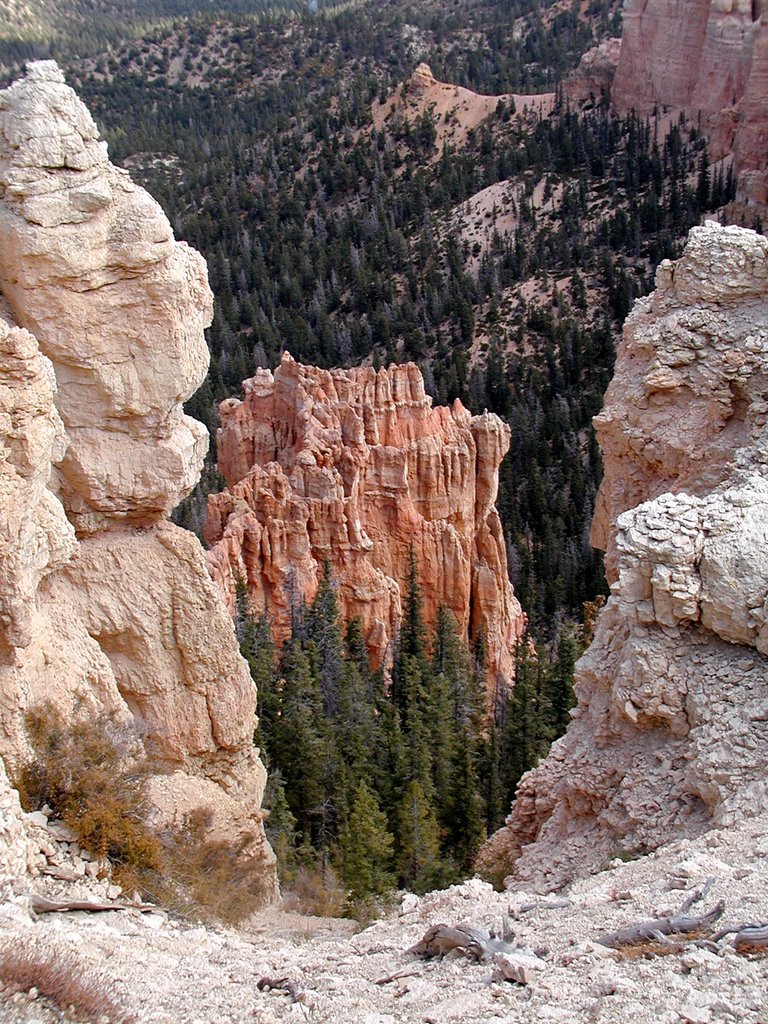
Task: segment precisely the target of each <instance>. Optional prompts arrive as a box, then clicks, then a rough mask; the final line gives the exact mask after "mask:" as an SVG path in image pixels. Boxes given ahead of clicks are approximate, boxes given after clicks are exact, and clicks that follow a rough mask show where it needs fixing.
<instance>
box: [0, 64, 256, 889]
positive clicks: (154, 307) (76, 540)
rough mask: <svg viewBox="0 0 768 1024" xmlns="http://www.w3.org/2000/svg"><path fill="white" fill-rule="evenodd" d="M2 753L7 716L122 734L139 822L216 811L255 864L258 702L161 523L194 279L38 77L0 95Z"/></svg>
mask: <svg viewBox="0 0 768 1024" xmlns="http://www.w3.org/2000/svg"><path fill="white" fill-rule="evenodd" d="M0 287H1V288H2V294H3V300H2V306H0V380H1V381H2V386H0V444H2V449H3V455H2V459H0V508H1V509H2V518H1V519H0V527H1V529H0V563H1V564H2V572H0V754H2V755H3V757H4V758H5V760H6V764H7V765H8V767H9V769H10V770H11V771H13V769H14V768H15V767H17V766H18V764H19V762H20V761H21V760H23V759H24V758H25V757H26V756H27V755H28V746H27V739H26V736H25V729H24V714H25V712H26V711H27V710H28V709H29V708H31V707H34V706H35V705H38V704H40V703H42V702H44V701H52V702H53V703H54V704H55V705H56V706H58V708H59V709H60V710H62V711H63V712H64V714H65V715H67V716H73V715H75V714H93V715H98V714H113V715H115V716H117V717H118V718H121V719H123V720H124V721H125V722H127V723H129V724H132V725H133V726H134V727H135V730H136V732H137V733H138V734H139V735H140V736H141V738H142V740H143V743H144V745H145V747H146V748H147V750H148V752H149V753H150V754H151V756H152V757H153V758H154V759H155V761H156V763H157V764H158V774H157V776H156V778H155V780H154V782H153V784H152V786H153V792H154V797H155V800H156V803H157V805H158V808H159V809H160V810H161V811H162V812H163V813H165V814H166V815H167V816H168V817H170V818H173V817H178V816H181V815H183V814H184V813H186V812H187V811H189V810H191V809H192V808H193V807H196V806H203V805H207V806H210V807H211V808H212V810H213V811H214V821H213V824H212V830H213V831H214V832H215V833H217V834H218V835H221V836H227V837H230V838H232V839H240V838H241V837H243V836H245V835H246V834H248V835H251V834H253V835H255V836H256V838H257V842H256V844H255V846H254V848H253V849H254V856H256V857H259V858H261V859H262V860H263V863H264V871H265V879H266V880H267V884H266V889H267V891H271V890H272V888H273V886H274V870H273V858H272V855H271V851H270V850H269V847H268V846H267V844H266V842H265V840H264V834H263V830H262V826H261V819H260V814H259V805H260V800H261V795H262V791H263V785H264V770H263V767H262V765H261V764H260V762H259V760H258V755H257V751H256V750H255V749H254V748H253V745H252V736H253V729H254V725H255V717H254V713H255V701H256V695H255V692H254V688H253V684H252V682H251V679H250V675H249V673H248V670H247V666H246V665H245V662H244V661H243V660H242V659H241V658H240V655H239V653H238V649H237V643H236V640H235V637H234V633H233V630H232V623H231V620H230V618H229V616H228V614H227V611H226V608H225V607H224V605H223V603H222V601H221V599H220V597H219V595H218V593H217V591H216V589H215V587H214V586H213V584H212V582H211V580H210V577H209V575H208V573H207V571H206V567H205V560H204V556H203V551H202V548H201V547H200V545H199V543H198V542H197V540H196V539H195V538H194V537H193V536H192V535H191V534H189V533H187V532H186V531H184V530H181V529H179V528H177V527H175V526H174V525H172V524H171V523H170V522H168V520H167V518H166V517H167V514H168V513H169V511H170V510H171V509H172V508H173V507H174V506H175V505H176V504H177V502H178V501H179V499H180V498H181V497H183V496H184V495H185V494H186V493H187V492H188V491H189V489H190V488H191V487H192V486H193V485H194V483H195V481H196V480H197V478H198V475H199V471H200V467H201V464H202V459H203V457H204V454H205V451H206V448H207V436H206V431H205V428H204V427H203V426H202V425H201V424H200V423H197V422H196V421H194V420H192V419H190V418H189V417H187V416H185V415H184V414H183V411H182V406H181V403H182V402H183V401H184V400H185V399H186V398H188V397H189V396H190V395H191V394H192V393H193V392H194V390H195V389H196V388H197V386H198V385H199V384H200V382H201V381H202V379H203V377H204V375H205V372H206V369H207V363H208V354H207V349H206V345H205V339H204V337H203V328H204V327H205V326H206V325H207V324H208V323H209V322H210V318H211V308H212V306H211V294H210V290H209V288H208V283H207V277H206V272H205V264H204V261H203V260H202V258H201V257H200V256H199V254H197V253H196V252H194V251H193V250H191V249H189V248H188V247H187V246H186V245H184V244H183V243H179V242H176V241H175V240H174V238H173V235H172V232H171V229H170V226H169V224H168V221H167V220H166V218H165V216H164V215H163V213H162V211H161V209H160V207H159V206H158V205H157V204H156V203H155V202H154V200H152V199H151V197H150V196H149V195H147V193H146V192H144V191H143V190H142V189H140V188H138V187H137V186H136V185H134V184H133V183H132V182H131V181H130V179H129V178H128V176H127V174H126V173H125V172H123V171H120V170H118V169H117V168H115V167H113V166H112V165H111V164H110V163H109V161H108V158H107V153H106V148H105V146H104V145H103V144H102V143H100V142H99V141H98V133H97V129H96V127H95V125H94V123H93V121H92V119H91V117H90V115H89V113H88V111H87V110H86V108H85V107H84V106H83V104H82V103H81V102H80V101H79V100H78V99H77V97H76V96H75V94H74V92H73V91H72V90H71V89H70V88H69V87H68V86H67V85H66V84H65V83H64V79H63V76H62V74H61V72H60V70H59V69H58V67H57V66H56V65H55V64H54V63H53V62H51V61H44V62H40V63H36V64H32V65H30V66H29V68H28V72H27V75H26V77H25V78H24V79H22V80H20V81H19V82H16V83H15V84H14V85H12V86H11V87H10V88H9V89H6V90H5V91H3V92H0Z"/></svg>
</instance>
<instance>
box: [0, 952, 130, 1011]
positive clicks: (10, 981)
mask: <svg viewBox="0 0 768 1024" xmlns="http://www.w3.org/2000/svg"><path fill="white" fill-rule="evenodd" d="M0 984H2V985H3V986H4V987H5V988H6V989H7V990H8V991H10V992H29V991H30V989H32V988H35V989H37V992H38V995H39V996H42V997H44V998H47V999H50V1000H51V1002H52V1003H53V1004H54V1005H55V1006H56V1008H57V1009H58V1010H59V1011H60V1012H61V1013H62V1014H63V1013H66V1012H70V1013H73V1014H74V1015H75V1016H76V1017H77V1019H78V1020H80V1021H88V1022H92V1024H103V1022H104V1021H105V1020H108V1021H109V1024H134V1022H135V1021H136V1017H135V1015H134V1014H133V1013H132V1012H131V1011H130V1010H129V1009H127V1007H126V1006H125V1005H124V1004H123V1003H122V1002H121V1001H120V1000H118V999H117V998H116V997H115V996H114V995H113V994H112V992H111V991H110V989H112V988H113V987H114V983H113V982H112V981H111V980H108V979H106V978H102V977H100V976H99V975H98V974H95V973H92V972H90V971H88V970H87V969H84V968H83V965H82V963H81V962H80V961H79V960H78V958H77V957H76V956H75V955H74V954H73V953H70V952H69V951H68V950H63V949H49V948H43V947H40V946H37V945H35V944H33V943H21V942H18V941H15V942H14V945H13V947H6V948H5V949H2V948H0Z"/></svg>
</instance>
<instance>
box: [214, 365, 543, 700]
mask: <svg viewBox="0 0 768 1024" xmlns="http://www.w3.org/2000/svg"><path fill="white" fill-rule="evenodd" d="M243 394H244V397H243V401H242V402H239V401H237V400H235V399H229V400H228V401H226V402H224V403H222V406H221V424H222V425H221V429H220V431H219V435H218V459H219V468H220V469H221V471H222V473H223V474H224V477H225V478H226V481H227V485H228V487H227V490H225V491H224V492H223V493H221V494H217V495H212V496H211V497H210V498H209V504H208V516H207V523H206V538H207V540H208V541H209V543H210V544H211V549H210V551H209V553H208V559H209V567H210V570H211V574H212V576H213V578H214V579H215V580H216V582H217V583H218V585H219V586H220V588H221V589H222V591H223V593H224V594H225V595H226V596H227V598H228V600H229V602H230V606H232V605H233V601H234V591H235V584H236V581H237V579H238V578H242V579H243V580H244V581H245V582H246V583H247V587H248V593H249V595H250V598H251V605H252V607H253V608H254V609H255V610H256V611H261V610H262V609H265V610H266V611H267V612H268V613H269V614H270V616H271V618H272V622H273V627H274V629H275V632H276V635H277V637H278V639H283V638H284V637H285V636H286V634H287V632H288V630H289V626H290V605H291V601H292V600H293V601H296V600H298V599H300V598H303V599H304V600H305V601H307V602H309V601H311V600H312V598H313V596H314V594H315V592H316V590H317V586H318V580H319V577H320V575H321V573H322V567H323V563H324V561H325V560H326V559H327V560H328V561H329V562H330V564H331V567H332V571H333V574H334V576H335V577H336V579H337V581H338V592H339V601H340V605H341V610H342V614H343V616H344V618H345V619H347V620H349V619H351V618H353V617H355V616H358V617H359V618H360V620H361V622H362V626H363V632H364V636H365V638H366V642H367V644H368V648H369V651H370V653H371V655H372V657H373V660H374V663H376V664H379V665H380V664H384V665H386V664H387V663H388V659H389V658H390V656H391V647H392V642H393V639H394V638H395V635H396V632H397V628H398V623H399V620H400V615H401V611H402V603H403V594H404V589H405V584H406V580H407V579H408V571H409V559H410V552H411V549H412V550H413V554H414V556H415V559H416V562H417V565H418V569H419V574H420V582H421V588H422V594H423V598H424V611H425V615H426V617H427V619H428V620H429V621H433V620H434V617H435V613H436V610H437V608H438V607H439V606H440V605H445V606H446V607H447V608H449V609H450V610H451V611H452V612H453V614H454V616H455V618H456V621H457V623H458V625H459V627H460V629H461V630H462V632H463V633H464V635H465V636H466V637H468V638H473V637H476V636H478V635H479V634H480V633H482V634H483V635H484V636H485V641H486V649H487V652H488V667H489V686H493V685H494V684H495V683H496V682H497V681H498V682H499V683H501V684H504V683H505V681H509V680H511V678H512V676H513V674H514V659H513V650H514V645H515V641H516V639H517V638H518V636H519V635H520V634H521V632H522V630H523V627H524V617H523V615H522V613H521V610H520V605H519V603H518V601H517V599H516V598H515V596H514V594H513V592H512V587H511V585H510V583H509V579H508V576H507V562H506V550H505V545H504V538H503V535H502V531H501V525H500V522H499V517H498V513H497V512H496V508H495V505H494V502H495V501H496V495H497V491H498V471H499V464H500V462H501V460H502V458H503V457H504V455H505V453H506V451H507V449H508V447H509V428H508V427H507V426H506V425H505V424H504V423H502V421H501V420H500V419H499V418H498V417H497V416H493V415H488V414H483V415H482V416H471V415H470V414H469V413H468V412H467V410H466V409H464V407H463V406H462V405H461V403H460V402H458V401H456V402H455V403H454V404H453V406H452V407H451V408H447V407H436V408H433V407H432V400H431V398H429V397H428V396H427V395H426V393H425V391H424V382H423V380H422V377H421V373H420V372H419V370H418V368H417V367H416V366H414V365H413V364H408V365H406V366H390V367H389V369H386V370H385V369H381V370H379V371H378V372H377V371H375V370H374V369H372V368H370V367H368V368H360V369H352V370H331V371H326V370H319V369H316V368H314V367H311V366H302V365H300V364H299V363H296V362H295V361H294V360H293V359H292V358H291V357H290V356H289V355H287V354H286V355H285V356H284V357H283V361H282V363H281V364H280V366H279V367H278V368H277V370H276V371H275V373H274V375H273V374H271V373H270V372H269V371H266V370H260V371H259V372H258V373H257V375H256V376H255V377H254V378H253V379H252V380H248V381H246V382H245V384H244V386H243Z"/></svg>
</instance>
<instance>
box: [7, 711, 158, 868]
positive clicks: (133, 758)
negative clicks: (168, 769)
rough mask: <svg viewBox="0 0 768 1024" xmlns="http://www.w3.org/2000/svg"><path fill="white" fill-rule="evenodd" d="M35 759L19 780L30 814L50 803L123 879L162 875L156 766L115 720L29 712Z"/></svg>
mask: <svg viewBox="0 0 768 1024" xmlns="http://www.w3.org/2000/svg"><path fill="white" fill-rule="evenodd" d="M26 725H27V731H28V734H29V738H30V742H31V745H32V748H33V750H34V751H35V758H34V760H33V761H30V762H28V763H27V764H26V765H24V767H23V768H22V769H21V772H20V773H19V776H18V777H17V778H16V779H15V780H14V781H15V783H16V786H17V788H18V790H19V794H20V796H21V801H22V804H23V805H24V807H25V808H26V809H27V810H31V809H33V808H39V807H42V806H43V804H45V803H48V804H49V805H50V807H51V808H52V810H53V813H54V814H55V816H56V817H57V818H61V820H62V821H63V822H64V823H65V824H66V825H67V826H68V827H69V828H71V829H72V831H73V832H74V833H75V834H76V835H77V841H78V843H79V844H80V846H82V847H83V849H84V850H87V851H88V853H90V854H91V855H92V856H93V857H96V858H102V857H107V858H109V860H110V861H111V863H112V865H113V867H114V871H113V874H114V876H115V878H116V879H117V881H122V880H123V875H131V876H133V875H142V874H146V873H148V872H152V871H157V870H159V869H160V867H161V863H162V848H161V843H160V841H159V839H158V837H157V836H156V835H155V834H154V833H153V832H152V831H151V829H149V828H148V827H147V824H146V819H147V816H148V813H149V804H148V801H147V795H146V783H147V775H148V773H149V766H148V764H147V762H146V759H145V758H144V757H143V753H142V752H141V750H140V749H139V747H138V745H137V743H136V741H135V739H134V738H133V737H132V736H131V735H130V733H129V732H128V731H127V730H126V729H125V727H123V726H120V725H118V724H116V723H115V722H114V720H113V719H111V718H109V717H106V716H105V717H102V718H99V719H90V720H88V719H80V720H75V721H74V722H65V720H64V717H63V716H62V715H61V713H60V712H59V711H57V710H56V709H55V708H53V707H52V706H51V705H49V704H46V705H43V706H41V707H39V708H36V709H34V710H33V711H30V712H28V713H27V716H26Z"/></svg>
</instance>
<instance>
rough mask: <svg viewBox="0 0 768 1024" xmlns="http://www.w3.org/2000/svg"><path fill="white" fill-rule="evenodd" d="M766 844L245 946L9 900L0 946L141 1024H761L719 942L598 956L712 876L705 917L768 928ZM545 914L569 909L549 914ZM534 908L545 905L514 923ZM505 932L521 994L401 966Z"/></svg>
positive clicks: (441, 966) (753, 839)
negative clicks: (95, 991) (19, 946)
mask: <svg viewBox="0 0 768 1024" xmlns="http://www.w3.org/2000/svg"><path fill="white" fill-rule="evenodd" d="M767 836H768V814H766V815H763V816H762V817H756V818H754V819H751V820H750V821H745V822H743V823H742V824H741V825H740V826H738V827H734V828H729V829H727V830H726V829H723V830H721V831H716V832H711V833H708V834H707V835H706V836H704V837H701V838H700V839H698V840H684V841H679V842H675V843H672V844H670V845H668V846H667V847H666V848H664V849H662V850H661V851H657V853H656V854H654V855H652V856H649V857H645V858H642V859H639V860H636V861H633V862H630V863H626V864H621V865H619V866H617V867H616V868H614V869H611V870H609V871H603V872H601V873H600V874H597V875H594V876H592V877H590V878H586V879H582V880H581V881H578V882H575V883H573V884H572V885H571V886H570V887H568V889H567V890H564V891H563V892H561V893H558V894H557V895H553V896H550V897H546V898H542V897H541V896H537V895H535V894H530V893H526V892H519V891H518V892H513V893H510V892H503V893H497V892H494V890H493V889H492V888H491V886H489V885H487V884H486V883H484V882H481V881H479V880H478V879H472V880H470V881H468V882H465V883H463V884H462V885H458V886H452V887H451V888H449V889H446V890H444V891H441V892H434V893H429V894H427V895H426V896H423V897H418V896H414V895H413V894H407V895H405V896H404V897H403V899H402V902H401V905H400V907H399V908H398V909H397V910H395V911H394V912H393V913H392V914H391V915H390V916H389V917H387V918H386V919H384V920H382V921H377V922H375V923H374V924H373V925H372V926H370V927H369V928H367V929H365V930H364V931H359V932H357V933H356V928H357V926H356V925H355V923H354V922H352V921H341V920H333V919H325V918H309V917H303V916H302V915H299V914H294V913H288V912H285V911H281V910H278V909H275V908H271V909H269V910H266V911H263V912H262V913H260V914H258V915H256V916H255V917H254V918H252V919H251V920H250V921H249V922H248V924H247V927H244V928H242V929H240V930H231V929H223V928H218V929H217V928H204V927H202V926H197V925H194V924H190V922H186V921H177V920H174V919H173V918H172V917H170V916H169V915H167V914H166V913H163V912H154V913H150V914H140V913H138V912H137V911H122V912H121V911H109V912H106V913H103V914H93V915H88V914H83V913H68V914H56V915H43V916H40V917H39V918H36V919H33V918H32V916H31V915H30V914H29V911H28V901H25V900H24V898H23V897H22V896H20V895H18V896H17V897H15V898H14V899H12V900H10V901H8V902H6V903H4V904H2V905H1V906H0V946H5V945H6V944H8V943H16V942H18V941H20V940H24V939H27V940H28V939H33V938H34V939H35V940H37V941H38V942H41V943H42V944H43V945H44V946H45V948H46V949H49V950H50V952H51V955H52V956H55V955H56V953H57V951H59V950H73V949H74V950H75V951H76V953H77V956H78V959H79V962H81V963H82V964H83V965H84V967H86V968H90V969H92V970H94V971H96V972H97V973H98V974H99V975H100V976H102V977H104V978H105V979H108V980H109V982H110V983H111V984H112V985H114V986H115V991H116V992H118V993H122V994H123V996H124V999H125V1002H126V1004H127V1005H128V1006H129V1007H130V1008H131V1009H132V1010H133V1012H134V1013H135V1016H136V1020H137V1022H138V1024H197V1022H199V1024H245V1022H248V1024H251V1022H253V1024H281V1022H293V1021H297V1022H298V1021H301V1022H304V1021H310V1022H312V1024H442V1022H446V1024H449V1022H452V1021H460V1022H461V1024H497V1022H498V1024H538V1022H553V1024H731V1022H738V1024H768V954H767V955H760V954H756V953H755V954H751V955H745V954H739V953H736V951H735V950H734V949H733V948H732V947H731V946H729V945H728V942H727V941H725V942H723V943H722V944H721V948H720V949H719V951H717V950H714V949H711V948H702V947H701V946H698V945H696V941H695V940H696V937H695V936H694V937H691V939H690V941H685V940H683V941H682V942H681V943H680V944H679V945H678V946H677V947H676V949H675V951H674V952H672V953H668V954H666V955H651V952H652V951H651V950H647V949H646V950H643V949H640V950H637V949H631V950H626V951H621V950H619V951H616V950H610V949H607V948H606V947H604V946H601V945H599V944H598V943H597V942H596V941H595V940H596V938H597V936H598V935H600V934H601V933H602V932H605V931H610V930H615V929H617V928H620V927H624V926H627V925H630V924H633V923H635V922H638V921H642V920H644V919H647V918H649V917H651V916H653V915H654V914H655V913H657V912H659V911H662V910H672V911H675V910H677V909H678V908H679V906H680V904H681V903H682V902H683V900H684V899H685V897H686V894H687V893H690V892H691V891H692V890H693V889H694V888H699V887H701V886H702V885H703V884H704V883H705V882H706V880H707V879H708V878H709V877H713V878H714V879H715V881H714V883H713V885H712V888H711V891H710V892H709V893H708V895H707V897H706V899H705V900H704V901H703V902H702V904H701V906H702V908H703V907H704V906H706V907H709V906H710V905H713V904H714V903H715V902H716V901H718V900H721V899H722V900H724V901H725V905H726V909H725V914H724V916H723V918H722V921H721V922H719V923H718V924H720V923H722V924H723V925H725V924H741V923H745V922H747V921H758V920H760V921H766V920H768V856H763V855H757V856H754V857H753V856H750V854H752V853H753V851H756V850H762V848H763V845H764V844H765V840H766V837H767ZM745 851H747V853H746V854H745ZM747 859H749V864H748V865H745V860H747ZM747 866H748V869H749V870H745V868H746V867H747ZM662 883H663V884H662ZM35 884H36V885H37V886H38V887H41V886H47V887H48V888H47V889H46V892H47V893H48V894H49V895H54V894H62V893H63V892H68V893H69V894H70V895H72V896H79V897H82V896H83V895H86V894H87V892H88V887H87V886H88V880H87V879H86V880H85V881H82V882H76V883H69V884H68V887H67V884H66V883H64V882H62V881H61V880H57V879H50V878H46V877H45V876H44V877H42V878H41V879H38V880H37V882H36V883H35ZM555 901H557V902H559V903H562V904H565V905H563V906H559V907H557V908H556V909H552V907H550V906H548V905H547V904H550V903H553V902H555ZM566 901H567V902H566ZM528 904H538V905H540V906H536V907H534V909H532V910H525V911H524V912H522V913H519V915H518V916H516V917H515V916H514V914H515V913H517V912H518V911H519V910H520V908H521V907H526V906H527V905H528ZM510 910H511V911H512V914H513V916H512V917H510ZM505 919H506V920H507V921H508V922H509V924H510V926H511V928H512V931H513V933H514V943H515V945H516V946H519V947H527V948H528V950H530V951H535V952H536V954H538V955H536V957H535V960H534V961H533V962H534V963H535V965H536V968H537V969H535V970H531V971H530V972H529V973H528V974H527V975H526V977H525V978H524V979H523V983H522V984H519V983H514V982H509V981H503V980H500V979H499V977H498V974H497V975H496V976H494V975H493V972H494V970H497V968H498V965H496V964H494V963H492V962H488V963H474V962H472V961H470V960H467V959H465V958H464V957H463V956H461V955H460V954H457V953H452V954H450V955H449V956H447V957H445V958H444V959H443V960H439V959H435V960H430V961H422V960H420V959H418V958H416V957H415V956H413V955H411V954H408V953H407V950H408V948H409V947H410V946H412V945H413V944H414V943H415V942H416V941H418V940H419V939H420V938H421V937H422V935H423V934H424V932H425V931H426V930H427V928H429V927H430V926H432V925H435V924H439V923H447V924H451V925H457V924H467V925H471V926H473V927H475V928H481V929H486V930H491V929H494V930H496V931H497V933H498V932H499V930H500V927H501V923H502V921H503V920H505ZM663 952H665V951H663ZM528 955H533V954H532V953H529V954H528ZM510 959H511V960H513V959H514V957H511V958H510ZM398 975H399V976H398ZM262 977H274V978H286V977H287V978H289V979H291V980H293V981H295V982H296V984H297V986H298V988H299V989H300V990H301V991H302V993H303V994H304V995H303V997H302V999H301V1001H300V1002H294V1001H293V1000H292V998H291V996H290V995H289V994H287V993H286V992H284V991H281V990H279V989H277V990H265V991H259V989H258V988H257V984H256V983H257V982H258V981H259V980H260V978H262ZM57 1020H58V1017H57V1015H56V1014H55V1013H54V1012H53V1010H52V1008H51V1006H50V1004H48V1003H47V1001H46V999H45V997H44V995H40V994H38V995H37V998H34V999H32V998H30V996H29V994H28V993H19V994H17V995H15V996H11V995H10V994H9V993H7V992H5V993H3V991H2V990H1V989H0V1022H2V1024H54V1021H57Z"/></svg>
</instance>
